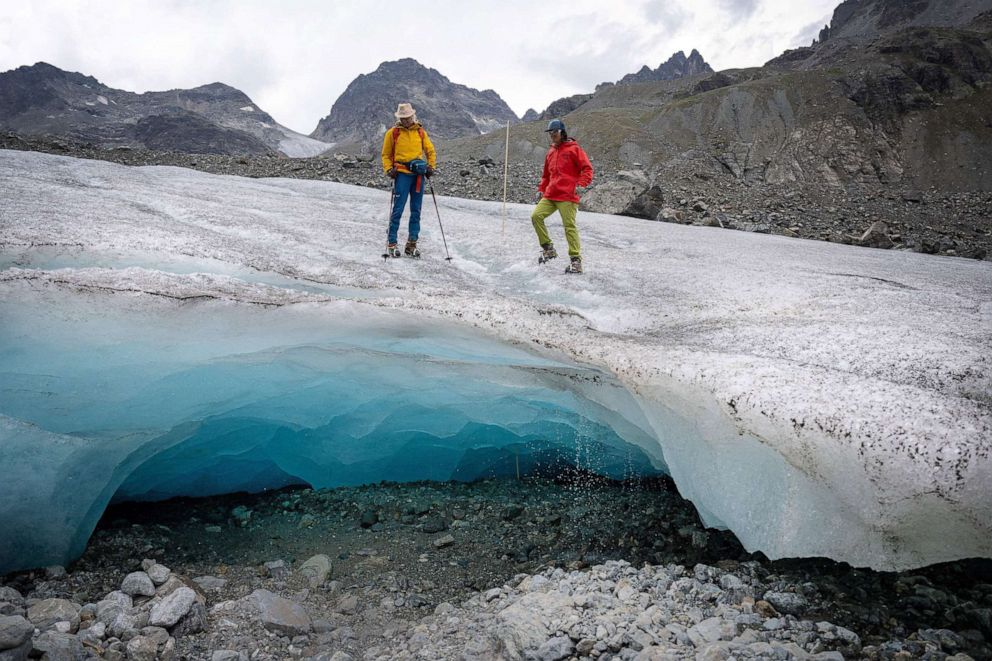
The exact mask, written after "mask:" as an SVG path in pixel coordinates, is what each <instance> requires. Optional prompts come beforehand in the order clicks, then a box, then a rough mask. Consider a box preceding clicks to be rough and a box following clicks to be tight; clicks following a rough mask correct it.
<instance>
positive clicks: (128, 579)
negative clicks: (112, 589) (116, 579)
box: [121, 571, 168, 597]
mask: <svg viewBox="0 0 992 661" xmlns="http://www.w3.org/2000/svg"><path fill="white" fill-rule="evenodd" d="M166 578H168V576H166ZM162 582H163V583H164V582H165V579H163V580H162ZM121 592H123V593H124V594H126V595H129V596H131V597H139V596H140V597H154V596H155V584H154V583H152V579H151V578H150V577H149V576H148V574H146V573H145V572H143V571H136V572H132V573H130V574H128V575H127V576H125V577H124V580H123V581H122V582H121Z"/></svg>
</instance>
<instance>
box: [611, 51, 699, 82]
mask: <svg viewBox="0 0 992 661" xmlns="http://www.w3.org/2000/svg"><path fill="white" fill-rule="evenodd" d="M701 73H713V67H711V66H710V65H709V64H707V63H706V60H704V59H703V56H702V55H700V54H699V51H697V50H696V49H695V48H693V49H692V52H690V53H689V56H688V57H686V55H685V52H684V51H678V52H677V53H675V54H674V55H672V56H671V57H670V58H668V61H666V62H662V63H661V64H659V65H658V68H657V69H651V68H650V67H648V66H643V67H641V69H640V71H638V72H637V73H629V74H627V75H626V76H624V77H623V78H621V79H620V80H618V81H617V82H616V84H617V85H625V84H628V83H645V82H649V81H652V80H675V79H676V78H686V77H688V76H695V75H697V74H701Z"/></svg>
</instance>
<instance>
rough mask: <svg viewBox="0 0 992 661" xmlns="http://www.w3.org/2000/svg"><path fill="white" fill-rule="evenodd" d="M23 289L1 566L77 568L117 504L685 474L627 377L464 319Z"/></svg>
mask: <svg viewBox="0 0 992 661" xmlns="http://www.w3.org/2000/svg"><path fill="white" fill-rule="evenodd" d="M17 286H18V287H21V288H23V289H24V292H23V294H24V295H23V296H21V295H18V296H12V297H8V298H7V300H4V301H2V302H0V317H2V318H3V319H4V324H3V325H2V330H0V374H2V379H3V383H4V387H3V390H4V396H3V399H2V404H0V406H2V411H0V414H2V420H0V421H2V424H3V429H2V430H0V435H2V439H0V440H2V443H3V447H4V454H5V456H7V457H10V458H11V460H12V461H11V466H10V468H9V469H8V470H7V471H5V472H7V474H8V475H9V476H12V479H10V480H7V481H5V483H4V484H3V485H2V486H0V496H2V498H3V501H4V502H5V503H10V504H11V506H10V507H9V508H8V509H7V513H6V514H5V520H4V521H3V524H4V528H5V529H7V530H13V531H16V532H15V534H14V535H11V536H8V537H7V538H6V539H5V540H3V541H0V547H4V546H6V547H7V548H0V558H3V559H5V562H4V563H3V564H4V565H5V566H0V572H3V571H5V570H11V569H13V568H17V566H40V565H43V564H46V563H49V564H50V563H53V562H65V561H66V560H68V559H71V558H72V557H74V556H75V555H77V554H78V553H80V552H81V551H82V549H83V548H84V546H85V543H86V541H87V539H88V538H89V535H90V533H91V532H92V530H93V527H94V526H95V524H96V522H97V520H98V519H99V517H100V515H101V513H102V512H103V510H104V509H105V507H106V506H107V504H108V503H109V502H111V501H112V500H114V501H127V500H150V499H165V498H169V497H173V496H180V495H183V496H206V495H213V494H220V493H229V492H235V491H260V490H263V489H269V488H277V487H282V486H285V485H288V484H298V483H302V484H309V485H311V486H313V487H314V488H324V487H334V486H342V485H358V484H369V483H374V482H378V481H381V480H390V481H400V482H404V481H415V480H464V481H471V480H477V479H481V478H487V477H501V476H514V475H516V474H517V472H518V471H519V472H520V474H522V475H527V474H530V473H533V472H539V471H542V470H546V469H548V468H549V467H552V466H556V465H558V466H560V465H563V464H571V465H574V466H577V467H580V468H582V469H584V470H588V471H592V472H595V473H598V474H600V475H604V476H608V477H613V478H625V477H636V476H645V475H657V474H659V473H660V472H667V471H666V467H665V464H664V460H663V458H662V457H661V456H660V449H659V445H658V443H657V442H656V441H654V440H653V439H652V437H651V436H650V435H649V433H648V432H646V431H645V429H650V426H649V425H648V423H647V422H646V421H644V420H643V419H642V418H641V417H640V413H639V408H638V406H637V404H636V403H635V402H634V400H633V398H632V397H631V396H630V394H629V393H628V392H627V391H626V390H625V389H624V388H623V387H622V386H621V385H620V384H618V383H617V382H616V381H615V380H613V379H612V378H610V377H608V376H607V375H605V374H603V373H602V372H599V371H596V370H594V369H590V368H588V367H584V366H581V365H576V364H573V363H570V362H568V361H566V360H563V359H557V358H555V357H548V356H541V355H537V354H535V353H533V352H532V351H530V350H527V349H525V348H522V347H518V346H512V345H509V344H506V343H504V342H500V341H498V340H497V339H495V338H493V337H491V336H488V335H485V334H483V333H481V332H477V331H474V330H472V329H467V328H465V327H463V326H458V325H455V324H451V323H447V322H444V321H440V320H437V319H431V318H427V317H424V316H422V315H421V316H418V315H415V314H412V313H409V312H397V311H390V310H382V309H379V308H376V307H374V306H370V305H368V304H366V303H361V302H356V301H354V300H344V299H341V300H337V301H332V302H322V303H304V304H294V305H282V306H272V305H252V304H247V303H245V302H244V301H232V300H218V299H216V298H203V299H193V300H185V301H177V300H175V299H174V298H171V297H169V296H163V295H149V294H147V293H143V292H133V293H132V292H121V291H116V292H115V293H107V292H105V291H100V290H85V289H84V290H82V291H79V290H75V291H65V290H54V289H52V288H47V289H33V287H34V286H33V285H32V284H31V282H30V281H25V282H23V283H21V284H19V285H17ZM39 287H40V286H39ZM38 512H44V513H45V515H44V516H43V517H41V518H42V519H43V520H42V521H40V522H39V516H38ZM11 558H13V559H14V560H11Z"/></svg>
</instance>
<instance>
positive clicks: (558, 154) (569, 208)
mask: <svg viewBox="0 0 992 661" xmlns="http://www.w3.org/2000/svg"><path fill="white" fill-rule="evenodd" d="M545 133H547V134H548V138H549V140H550V141H551V147H550V148H549V149H548V154H547V156H545V157H544V172H543V174H541V185H540V186H538V187H537V190H538V191H539V198H540V199H539V200H538V202H537V206H536V207H534V211H533V212H532V213H531V215H530V220H531V222H532V223H534V230H535V231H536V232H537V240H538V241H539V242H540V243H541V249H542V252H541V256H540V257H539V258H538V260H537V261H538V262H539V263H541V264H543V263H545V262H547V261H548V260H549V259H554V258H555V257H557V256H558V253H557V252H556V251H555V245H554V243H552V242H551V236H549V235H548V228H547V226H546V225H545V224H544V219H545V218H547V217H548V216H550V215H551V214H553V213H554V212H555V211H557V212H558V214H559V215H560V216H561V222H562V225H564V226H565V240H566V241H568V256H569V257H571V263H570V264H569V265H568V267H567V268H566V269H565V273H582V255H581V254H580V250H579V248H580V246H579V229H578V227H576V226H575V214H576V212H578V210H579V196H578V195H577V194H576V188H577V187H579V186H582V187H583V188H584V187H586V186H588V185H589V184H590V183H592V163H590V162H589V157H588V156H586V153H585V152H584V151H582V147H580V146H579V143H577V142H576V141H575V140H574V139H572V138H569V137H568V134H567V133H566V132H565V123H564V122H563V121H561V120H560V119H553V120H551V121H550V122H548V128H547V129H546V130H545Z"/></svg>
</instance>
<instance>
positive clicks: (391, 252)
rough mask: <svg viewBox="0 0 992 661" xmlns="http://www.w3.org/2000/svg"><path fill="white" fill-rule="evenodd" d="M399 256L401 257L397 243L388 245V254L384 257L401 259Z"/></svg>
mask: <svg viewBox="0 0 992 661" xmlns="http://www.w3.org/2000/svg"><path fill="white" fill-rule="evenodd" d="M399 256H400V247H399V246H398V245H396V244H395V243H387V244H386V254H385V255H384V257H399Z"/></svg>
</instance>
